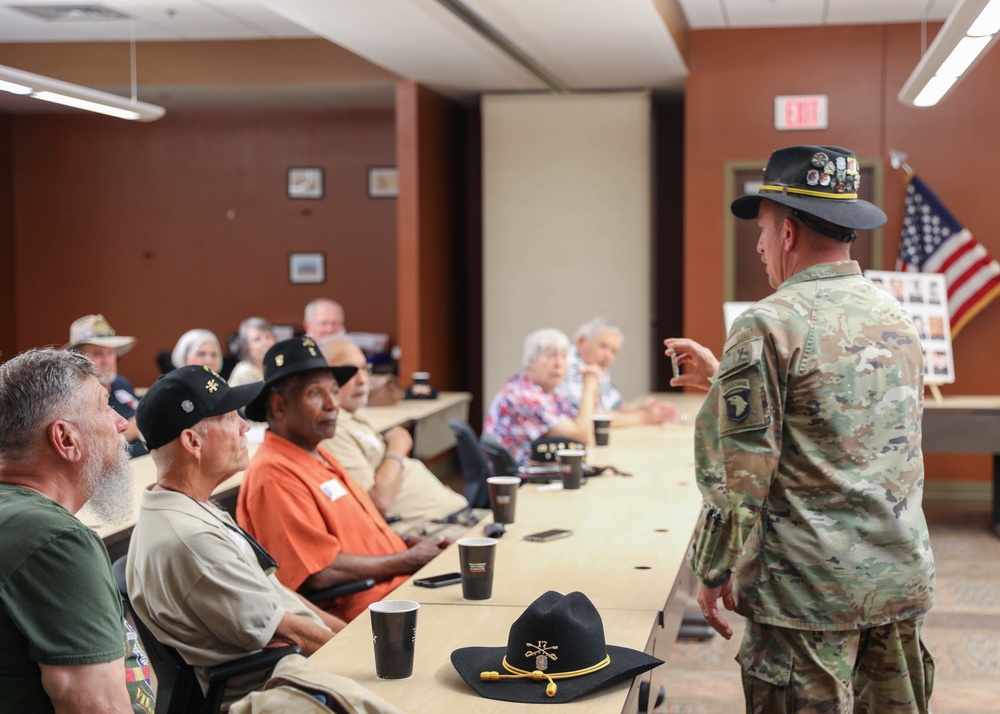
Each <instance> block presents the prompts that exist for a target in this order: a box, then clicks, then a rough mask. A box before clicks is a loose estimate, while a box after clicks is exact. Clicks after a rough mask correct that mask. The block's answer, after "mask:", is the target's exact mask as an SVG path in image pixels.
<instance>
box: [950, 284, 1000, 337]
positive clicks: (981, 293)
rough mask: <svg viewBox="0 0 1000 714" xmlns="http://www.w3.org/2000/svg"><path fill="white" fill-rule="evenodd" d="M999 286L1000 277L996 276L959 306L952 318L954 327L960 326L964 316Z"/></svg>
mask: <svg viewBox="0 0 1000 714" xmlns="http://www.w3.org/2000/svg"><path fill="white" fill-rule="evenodd" d="M998 284H1000V275H994V276H993V278H992V279H990V280H988V281H986V284H985V285H983V287H981V288H979V290H977V291H976V292H974V293H973V294H972V295H971V296H970V297H969V299H968V300H966V301H965V302H963V303H962V304H961V305H959V307H958V309H956V310H955V313H954V314H953V315H952V316H951V323H952V324H953V325H955V324H958V323H959V321H960V320H961V319H962V315H964V314H965V313H967V312H968V311H969V310H971V309H972V308H973V307H975V306H976V304H977V303H978V302H979V301H980V300H982V299H983V297H985V296H986V294H987V293H989V292H990V291H991V290H992V289H993V288H994V287H996V286H997V285H998Z"/></svg>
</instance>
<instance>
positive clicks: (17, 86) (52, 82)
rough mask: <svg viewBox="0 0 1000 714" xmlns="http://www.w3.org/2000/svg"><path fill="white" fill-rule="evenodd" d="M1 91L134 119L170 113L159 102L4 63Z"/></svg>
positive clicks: (2, 66) (1, 72)
mask: <svg viewBox="0 0 1000 714" xmlns="http://www.w3.org/2000/svg"><path fill="white" fill-rule="evenodd" d="M0 91H3V92H12V93H13V94H22V95H25V96H29V97H33V98H34V99H41V100H44V101H46V102H55V103H56V104H63V105H66V106H70V107H76V108H77V109H85V110H87V111H90V112H99V113H100V114H107V115H108V116H113V117H118V118H120V119H129V120H131V121H156V120H157V119H159V118H160V117H162V116H163V115H164V114H165V113H166V109H164V108H163V107H160V106H157V105H155V104H148V103H146V102H140V101H138V100H136V99H129V98H127V97H122V96H119V95H117V94H111V93H110V92H102V91H100V90H97V89H91V88H90V87H83V86H81V85H79V84H70V83H69V82H63V81H61V80H58V79H52V78H51V77H45V76H42V75H40V74H33V73H31V72H24V71H22V70H19V69H14V68H13V67H6V66H4V65H0Z"/></svg>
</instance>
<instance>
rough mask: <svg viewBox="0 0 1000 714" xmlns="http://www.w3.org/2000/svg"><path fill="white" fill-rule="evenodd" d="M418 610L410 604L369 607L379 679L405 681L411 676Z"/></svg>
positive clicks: (387, 602) (399, 602)
mask: <svg viewBox="0 0 1000 714" xmlns="http://www.w3.org/2000/svg"><path fill="white" fill-rule="evenodd" d="M419 609H420V603H418V602H414V601H413V600H382V601H381V602H373V603H372V604H371V605H369V606H368V611H369V612H370V613H371V618H372V642H374V643H375V675H376V676H377V677H378V678H379V679H406V678H407V677H409V676H411V675H412V674H413V652H414V645H415V643H416V641H417V610H419Z"/></svg>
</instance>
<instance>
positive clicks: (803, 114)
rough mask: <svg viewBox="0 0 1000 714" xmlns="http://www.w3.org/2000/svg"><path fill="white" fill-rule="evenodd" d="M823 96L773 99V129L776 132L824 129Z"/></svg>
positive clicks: (811, 95) (825, 103)
mask: <svg viewBox="0 0 1000 714" xmlns="http://www.w3.org/2000/svg"><path fill="white" fill-rule="evenodd" d="M826 105H827V99H826V95H825V94H808V95H800V96H795V97H775V98H774V128H775V129H777V130H778V131H793V130H797V129H826Z"/></svg>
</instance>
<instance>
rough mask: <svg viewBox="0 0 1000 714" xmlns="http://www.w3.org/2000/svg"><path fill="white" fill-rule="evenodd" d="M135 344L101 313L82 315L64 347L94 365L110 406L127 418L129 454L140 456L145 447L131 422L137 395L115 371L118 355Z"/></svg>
mask: <svg viewBox="0 0 1000 714" xmlns="http://www.w3.org/2000/svg"><path fill="white" fill-rule="evenodd" d="M133 347H135V338H134V337H126V336H124V335H116V334H115V331H114V328H112V327H111V325H110V323H108V321H107V320H105V319H104V315H84V316H83V317H81V318H80V319H79V320H75V321H74V322H73V324H72V325H70V328H69V342H67V343H66V344H65V345H63V349H64V350H75V351H77V352H79V353H80V354H82V355H86V356H87V357H89V358H90V360H91V361H92V362H93V363H94V364H95V365H97V370H98V371H99V372H100V373H101V376H100V380H101V384H103V385H104V388H105V389H107V390H108V394H109V395H110V396H109V401H110V403H111V408H112V409H114V410H115V411H116V412H118V413H119V414H121V415H122V416H123V417H124V418H125V419H127V420H128V427H127V428H126V429H125V439H126V440H128V443H129V446H131V447H132V456H142V455H144V454H145V453H146V447H145V446H143V443H142V441H141V440H140V439H139V430H138V428H136V425H135V408H136V406H138V404H139V398H138V397H137V396H136V395H135V388H133V387H132V383H131V382H130V381H128V380H127V379H125V377H122V376H121V375H120V374H118V358H119V357H121V356H122V355H123V354H125V353H126V352H128V351H129V350H131V349H132V348H133Z"/></svg>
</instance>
